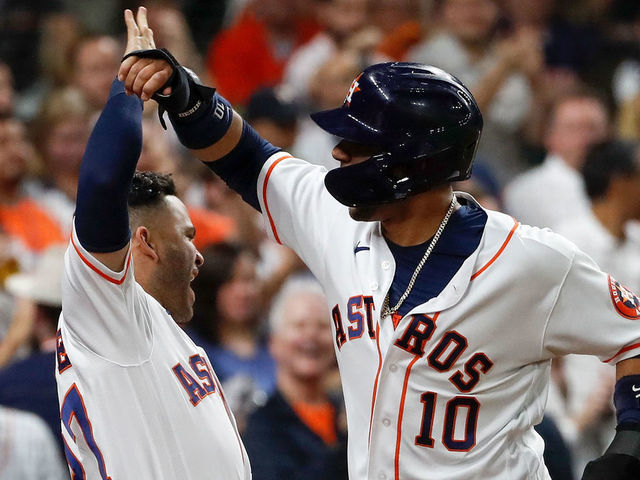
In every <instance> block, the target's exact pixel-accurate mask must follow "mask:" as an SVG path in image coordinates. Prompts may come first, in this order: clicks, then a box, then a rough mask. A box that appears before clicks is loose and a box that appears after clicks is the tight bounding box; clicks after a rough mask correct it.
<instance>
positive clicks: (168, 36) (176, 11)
mask: <svg viewBox="0 0 640 480" xmlns="http://www.w3.org/2000/svg"><path fill="white" fill-rule="evenodd" d="M148 5H149V6H152V8H150V9H149V14H148V15H149V22H150V23H151V24H152V25H154V27H153V37H154V40H155V42H156V45H158V47H159V48H166V49H167V50H169V51H170V52H171V54H172V55H173V56H174V57H175V58H176V59H177V60H178V62H180V63H181V64H182V65H189V68H190V69H191V70H193V71H194V72H196V73H197V74H198V75H199V76H200V78H202V77H203V76H204V75H205V74H206V72H205V71H204V65H203V62H202V57H201V56H200V54H199V53H198V51H197V49H196V46H195V43H194V41H193V36H192V33H191V31H190V29H189V25H188V24H187V20H186V18H185V15H184V14H183V12H182V11H181V10H180V8H178V2H175V1H172V0H152V1H151V2H148ZM205 8H206V7H205ZM205 8H203V12H204V11H206V10H205ZM205 83H206V82H205ZM145 108H146V105H145Z"/></svg>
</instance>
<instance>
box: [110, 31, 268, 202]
mask: <svg viewBox="0 0 640 480" xmlns="http://www.w3.org/2000/svg"><path fill="white" fill-rule="evenodd" d="M138 28H139V25H135V24H132V23H127V32H128V35H129V36H131V35H135V34H136V31H137V30H138ZM118 78H119V79H121V80H122V81H124V83H125V88H126V91H127V93H129V94H135V95H136V96H138V97H140V98H141V99H142V100H144V101H146V100H149V99H150V98H153V99H154V100H156V101H157V102H158V105H159V112H160V118H161V122H164V120H163V115H164V112H167V113H168V117H169V120H170V121H171V123H172V124H173V127H174V129H175V131H176V134H177V135H178V138H179V139H180V141H181V143H182V144H183V145H184V146H186V147H188V148H189V149H191V150H192V153H193V154H194V156H195V157H196V158H198V159H199V160H201V161H202V162H204V163H205V164H206V165H207V166H208V167H209V168H210V169H211V170H213V171H214V172H215V173H216V174H218V175H219V176H220V177H221V178H222V179H223V180H224V181H225V182H226V183H227V184H228V185H229V186H230V187H231V188H232V189H234V190H235V191H237V192H238V193H240V195H242V197H243V198H244V200H245V201H246V202H247V203H249V204H250V205H252V206H253V207H254V208H256V209H257V210H260V205H259V202H258V198H257V194H256V184H257V179H258V175H259V173H260V170H261V168H262V166H263V165H264V163H265V162H266V160H267V159H268V158H269V157H270V156H271V155H273V154H274V153H276V152H277V151H278V150H279V149H278V148H276V147H274V146H273V145H271V144H270V143H268V142H267V141H265V140H264V139H263V138H261V137H260V136H259V135H258V133H257V132H256V131H255V130H254V129H253V128H251V126H250V125H249V124H247V123H246V122H244V121H243V120H242V118H241V117H240V116H239V115H238V114H237V113H236V112H234V111H233V108H232V107H231V105H230V104H229V102H227V101H226V100H225V99H224V98H223V97H222V96H220V95H219V94H218V93H216V92H215V89H213V88H209V87H206V86H204V85H202V84H200V81H199V80H198V79H197V77H195V75H194V74H193V73H192V72H191V71H190V70H188V69H186V68H185V67H183V66H181V65H180V64H179V63H178V62H177V60H176V59H175V58H173V56H172V55H171V54H170V53H169V52H167V51H166V50H158V49H148V50H140V51H136V52H133V54H130V55H129V56H125V59H124V60H123V62H122V64H121V67H120V71H119V72H118Z"/></svg>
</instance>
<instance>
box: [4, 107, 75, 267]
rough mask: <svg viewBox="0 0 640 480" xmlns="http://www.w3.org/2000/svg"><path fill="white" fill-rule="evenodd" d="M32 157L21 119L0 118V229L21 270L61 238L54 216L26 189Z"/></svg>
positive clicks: (29, 265)
mask: <svg viewBox="0 0 640 480" xmlns="http://www.w3.org/2000/svg"><path fill="white" fill-rule="evenodd" d="M33 160H34V152H33V148H32V147H31V145H30V143H29V142H28V141H27V139H26V135H25V128H24V125H23V124H22V122H20V121H19V120H17V119H15V118H2V117H0V228H1V229H2V230H3V232H4V233H5V234H6V235H7V236H8V237H9V239H10V241H11V245H10V246H9V247H10V248H11V249H12V250H13V253H14V255H15V259H16V260H18V263H19V265H20V268H22V269H28V268H31V267H32V266H33V264H34V261H35V258H36V257H37V256H38V255H39V254H40V253H42V252H43V251H44V250H45V249H46V248H47V247H48V246H50V245H53V244H55V243H60V242H64V240H65V236H64V234H63V231H62V230H61V229H60V228H59V227H58V225H57V223H56V221H55V219H54V218H53V217H52V216H51V215H50V214H49V213H47V211H46V210H45V209H44V207H43V206H41V205H40V204H39V203H38V202H37V201H36V200H35V199H34V198H33V197H32V196H30V195H29V194H28V193H27V192H26V188H25V182H26V179H27V175H28V171H29V170H28V169H29V163H32V162H33Z"/></svg>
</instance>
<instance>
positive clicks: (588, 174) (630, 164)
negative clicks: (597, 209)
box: [582, 140, 638, 200]
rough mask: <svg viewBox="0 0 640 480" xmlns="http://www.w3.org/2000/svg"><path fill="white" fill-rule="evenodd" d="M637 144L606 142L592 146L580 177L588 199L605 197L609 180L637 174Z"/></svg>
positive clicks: (619, 141) (609, 183)
mask: <svg viewBox="0 0 640 480" xmlns="http://www.w3.org/2000/svg"><path fill="white" fill-rule="evenodd" d="M637 155H638V144H637V143H635V142H626V141H621V140H608V141H605V142H601V143H598V144H595V145H593V146H592V147H591V148H590V149H589V152H588V153H587V157H586V159H585V161H584V164H583V166H582V176H583V178H584V184H585V188H586V191H587V195H589V198H591V199H592V200H593V199H597V198H601V197H603V196H605V195H606V193H607V190H608V189H609V185H611V180H612V179H613V178H614V177H617V176H627V175H632V174H634V173H636V172H638V160H637V158H636V157H637Z"/></svg>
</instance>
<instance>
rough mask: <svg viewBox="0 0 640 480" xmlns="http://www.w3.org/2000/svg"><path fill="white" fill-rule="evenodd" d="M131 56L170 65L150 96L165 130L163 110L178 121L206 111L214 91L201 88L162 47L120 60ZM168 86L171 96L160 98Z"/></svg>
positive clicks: (188, 119) (134, 53) (209, 88)
mask: <svg viewBox="0 0 640 480" xmlns="http://www.w3.org/2000/svg"><path fill="white" fill-rule="evenodd" d="M133 56H135V57H138V58H150V59H159V60H164V61H166V62H167V63H168V64H169V65H170V66H171V69H172V71H171V76H170V77H169V79H168V80H167V81H166V82H165V84H164V85H163V86H162V87H161V88H160V89H158V91H157V92H156V93H154V94H153V95H152V97H151V98H153V99H154V100H155V101H156V102H158V117H160V123H161V124H162V127H163V128H164V129H165V130H166V128H167V126H166V124H165V122H164V118H163V114H164V112H165V111H166V112H169V114H170V115H172V119H173V120H174V121H177V122H182V121H191V120H193V119H195V118H197V117H198V116H199V115H202V114H203V113H202V112H206V111H207V108H206V107H207V106H209V105H210V104H211V99H212V98H213V94H214V93H215V91H216V90H215V88H211V87H207V86H205V85H202V84H201V83H200V79H199V78H198V77H197V75H196V74H195V73H193V72H192V71H191V70H189V69H188V68H186V67H183V66H182V65H180V64H179V63H178V61H177V60H176V59H175V58H174V56H173V55H171V53H169V51H168V50H166V49H164V48H161V49H157V48H156V49H150V50H134V51H133V52H129V53H128V54H127V55H125V56H124V57H123V59H122V60H125V59H127V58H129V57H133ZM167 87H171V93H170V94H169V95H162V93H161V92H162V91H164V89H166V88H167Z"/></svg>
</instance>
